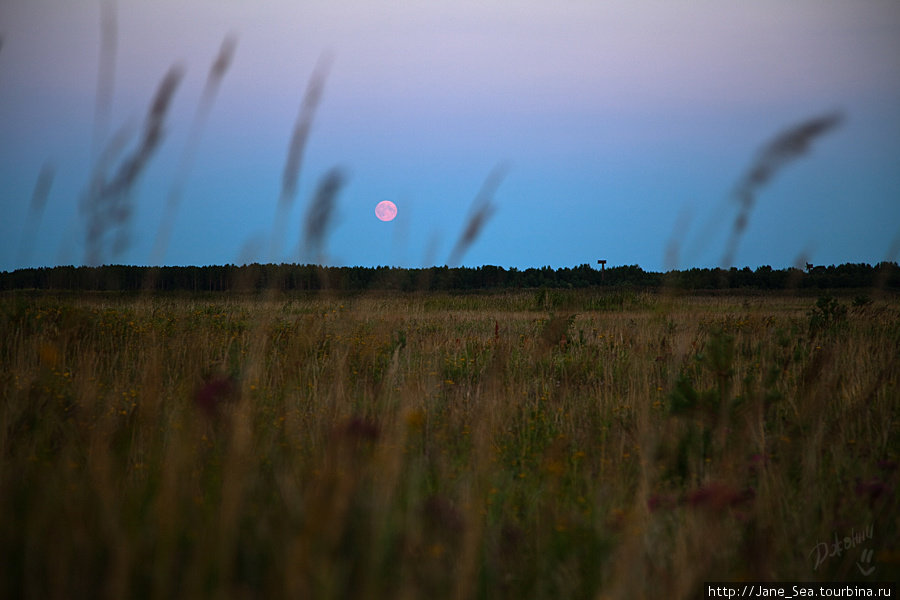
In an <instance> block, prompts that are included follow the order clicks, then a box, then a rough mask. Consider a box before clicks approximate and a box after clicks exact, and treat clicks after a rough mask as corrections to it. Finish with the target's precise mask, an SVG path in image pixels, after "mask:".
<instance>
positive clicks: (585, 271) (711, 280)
mask: <svg viewBox="0 0 900 600" xmlns="http://www.w3.org/2000/svg"><path fill="white" fill-rule="evenodd" d="M606 286H610V287H622V286H629V287H637V288H646V289H653V288H662V287H667V288H669V289H681V290H729V289H730V290H741V289H747V290H784V289H805V288H810V289H840V288H878V289H891V290H900V266H898V265H897V263H896V262H882V263H879V264H877V265H874V266H872V265H868V264H865V263H861V264H853V263H848V264H842V265H838V266H834V265H831V266H827V267H826V266H813V265H807V268H806V269H805V270H803V269H797V268H787V269H773V268H772V267H770V266H762V267H758V268H757V269H755V270H751V269H750V268H749V267H744V268H743V269H737V268H735V267H732V268H731V269H720V268H713V269H710V268H704V269H699V268H693V269H686V270H680V271H668V272H666V273H658V272H652V271H644V270H643V269H641V268H640V267H639V266H638V265H628V266H617V267H609V268H607V269H605V270H603V271H601V270H598V269H596V268H594V267H593V266H591V265H588V264H583V265H580V266H577V267H572V268H569V267H563V268H559V269H553V268H551V267H541V268H528V269H521V270H520V269H517V268H515V267H511V268H508V269H505V268H503V267H497V266H491V265H486V266H482V267H453V268H451V267H446V266H443V267H429V268H419V269H407V268H398V267H322V266H317V265H297V264H258V263H254V264H249V265H242V266H236V265H218V266H215V265H213V266H202V267H192V266H187V267H144V266H127V265H104V266H99V267H75V266H59V267H42V268H30V269H18V270H15V271H11V272H7V271H4V272H2V273H0V290H26V289H37V290H72V291H114V290H118V291H140V290H145V291H147V290H149V291H185V292H229V291H249V292H252V291H262V290H270V289H275V290H281V291H318V290H334V291H365V290H401V291H416V290H422V291H425V290H429V291H464V290H486V289H514V288H542V287H547V288H585V287H606Z"/></svg>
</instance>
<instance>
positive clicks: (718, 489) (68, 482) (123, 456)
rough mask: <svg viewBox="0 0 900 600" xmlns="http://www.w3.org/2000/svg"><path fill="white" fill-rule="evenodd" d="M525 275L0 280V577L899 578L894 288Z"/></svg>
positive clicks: (237, 584)
mask: <svg viewBox="0 0 900 600" xmlns="http://www.w3.org/2000/svg"><path fill="white" fill-rule="evenodd" d="M597 294H599V292H598V293H597ZM597 294H595V293H586V294H582V295H579V296H577V297H576V296H573V298H572V302H571V303H570V306H571V305H572V303H575V302H577V301H583V302H585V303H586V304H587V303H594V305H596V303H597V302H596V301H597V298H594V296H596V295H597ZM539 296H540V294H534V293H513V294H502V295H499V294H498V295H492V296H453V295H442V294H433V295H429V294H413V295H380V294H370V295H367V296H363V297H353V298H350V297H346V298H341V297H324V296H309V297H304V296H297V297H283V298H275V299H268V300H258V299H253V298H241V297H237V296H222V297H210V298H206V299H201V298H184V297H181V298H169V297H166V296H161V297H142V298H137V299H127V298H119V297H115V296H97V297H86V296H80V297H74V298H69V299H64V298H57V297H53V296H29V297H22V296H16V295H9V296H6V297H4V298H2V300H0V307H2V320H0V330H2V331H0V336H2V339H4V340H5V342H4V343H3V344H2V347H0V349H2V354H0V373H2V376H0V390H2V397H3V398H4V403H3V406H2V418H0V423H2V424H3V426H2V429H0V451H2V455H0V456H2V458H0V490H2V492H0V510H2V511H3V514H4V515H5V516H6V518H5V519H4V520H3V524H2V526H0V528H2V533H0V560H2V561H3V564H4V565H6V568H5V569H4V570H3V572H2V575H0V594H2V595H4V596H6V597H66V598H72V597H88V596H89V597H96V596H102V595H106V596H109V597H133V596H142V597H171V596H173V595H176V596H182V597H198V596H199V597H210V596H226V597H231V596H248V597H273V596H274V597H282V596H287V597H307V598H309V597H312V598H317V597H333V596H336V595H340V596H347V597H366V598H373V597H374V598H377V597H385V598H387V597H390V598H394V597H423V596H428V597H432V598H442V597H476V596H478V597H517V598H518V597H536V598H541V597H582V598H584V597H595V596H597V595H602V596H608V597H622V598H632V597H654V596H656V595H657V593H658V590H659V589H661V587H662V586H664V587H665V588H667V589H670V590H673V595H674V597H690V596H693V595H694V594H695V593H696V592H697V590H698V589H699V586H700V585H701V583H702V582H703V581H704V580H727V579H732V580H733V579H740V578H767V579H768V578H772V579H782V580H784V579H794V580H814V579H850V578H853V577H854V576H857V577H858V576H859V575H858V574H857V573H856V567H855V566H854V563H855V562H856V561H857V560H858V559H859V556H858V554H859V552H860V551H861V550H860V549H856V550H853V551H850V552H847V553H845V554H844V555H842V556H840V557H834V558H829V559H826V560H824V561H823V562H822V564H821V565H819V566H818V568H814V566H815V559H816V555H815V553H814V551H815V549H816V548H817V544H819V542H821V541H830V540H832V538H833V537H834V536H835V535H838V536H843V535H850V530H851V529H855V530H856V531H860V530H861V529H864V528H865V527H867V526H869V525H871V526H872V527H873V532H874V534H873V536H872V539H871V540H870V541H869V542H868V543H867V547H870V548H873V549H875V551H876V563H875V564H876V567H877V571H876V577H878V578H882V577H886V576H890V575H893V576H896V574H897V573H898V563H897V561H896V556H897V551H898V548H897V547H896V540H897V539H900V536H898V521H897V518H896V517H897V514H898V511H897V508H898V499H897V496H896V492H895V490H896V485H897V483H898V478H897V462H898V459H900V456H898V453H900V444H898V416H900V415H898V408H900V403H898V391H897V390H898V388H897V384H898V376H900V369H898V364H897V362H898V361H897V357H896V348H897V347H898V341H900V329H898V322H900V321H898V316H900V308H898V306H897V304H896V301H876V302H873V303H871V304H869V305H867V306H865V307H861V308H852V309H850V310H849V312H847V313H846V314H844V316H843V317H839V316H837V317H835V318H834V319H833V320H832V321H831V322H828V323H826V324H824V325H822V326H817V327H816V328H814V329H812V330H811V329H810V323H811V315H810V314H809V311H810V308H811V307H810V305H809V304H810V303H809V301H808V300H801V299H792V298H788V297H779V298H765V297H762V298H760V297H755V298H753V299H748V300H742V299H740V298H670V297H665V296H658V297H657V296H642V297H639V298H635V299H634V301H633V302H630V303H628V304H627V305H625V306H622V307H621V308H617V309H614V310H605V311H590V310H577V306H575V307H574V308H575V309H576V310H573V311H571V312H568V313H565V314H559V315H551V314H548V313H547V312H546V311H544V310H541V309H539V308H537V306H538V305H539V304H540V302H541V301H542V300H541V298H540V297H539ZM811 552H813V554H810V553H811Z"/></svg>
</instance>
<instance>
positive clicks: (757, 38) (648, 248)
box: [0, 0, 900, 271]
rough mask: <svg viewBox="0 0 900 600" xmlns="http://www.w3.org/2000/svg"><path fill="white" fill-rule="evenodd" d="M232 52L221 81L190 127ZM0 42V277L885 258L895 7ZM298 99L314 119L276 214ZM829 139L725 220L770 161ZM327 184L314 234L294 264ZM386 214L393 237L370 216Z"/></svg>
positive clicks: (893, 126)
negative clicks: (118, 269)
mask: <svg viewBox="0 0 900 600" xmlns="http://www.w3.org/2000/svg"><path fill="white" fill-rule="evenodd" d="M104 7H105V8H104ZM104 15H105V18H106V19H107V21H106V22H107V23H112V25H113V26H112V27H107V28H105V29H104V28H102V27H101V22H102V19H103V18H104ZM104 31H106V32H107V36H106V37H104V35H103V33H102V32H104ZM109 32H113V35H109ZM228 36H230V38H229V39H232V40H234V42H235V45H234V53H233V57H232V61H231V63H230V65H229V66H228V68H227V69H226V70H225V71H224V74H223V76H222V77H221V80H220V81H219V85H218V87H217V88H215V92H214V94H210V95H209V96H208V97H207V100H208V101H209V104H208V110H207V111H206V112H202V111H201V112H200V113H199V114H201V115H202V116H201V117H200V118H199V119H198V117H197V115H198V105H199V104H200V103H201V101H202V98H203V97H204V89H206V88H205V86H206V85H207V84H208V75H209V72H210V66H211V64H212V63H213V61H214V59H215V58H216V56H217V53H219V51H220V48H221V47H222V44H223V40H225V39H226V37H228ZM104 39H106V40H107V42H109V41H110V40H111V41H112V46H111V47H114V51H112V52H103V51H101V47H102V46H103V40H104ZM0 40H2V42H0V43H2V45H0V210H2V215H0V270H13V269H16V268H23V267H36V266H53V265H69V264H74V265H80V264H106V263H116V264H137V265H146V264H168V265H209V264H229V263H234V264H242V263H246V262H303V263H306V262H321V263H326V264H332V265H345V266H354V265H359V266H379V265H388V266H400V267H425V266H431V265H443V264H450V265H451V266H456V265H465V266H479V265H497V266H501V267H505V268H510V267H516V268H519V269H523V268H528V267H541V266H545V265H546V266H551V267H554V268H558V267H573V266H578V265H581V264H584V263H589V264H592V265H594V266H596V262H597V260H598V259H605V260H607V261H608V262H607V266H615V265H633V264H637V265H640V266H641V267H643V268H644V269H646V270H654V271H662V270H668V269H671V268H678V269H684V268H691V267H715V266H738V267H743V266H749V267H751V268H755V267H757V266H761V265H771V266H773V267H775V268H784V267H789V266H792V265H795V264H802V263H804V262H812V263H814V264H824V265H828V264H841V263H846V262H867V263H870V264H874V263H877V262H879V261H882V260H898V255H900V3H897V2H895V1H892V0H891V1H888V0H884V1H882V0H859V1H855V2H846V1H843V0H840V1H836V0H835V1H833V0H796V1H792V2H784V1H783V0H757V1H754V2H715V1H712V0H709V1H706V0H683V1H680V2H662V1H647V0H637V1H627V2H626V1H619V0H606V1H599V0H597V1H587V0H568V1H566V2H544V1H541V2H538V1H535V0H522V1H519V2H501V1H499V0H482V1H479V2H470V1H468V0H455V1H453V2H442V1H432V2H424V1H418V0H406V1H402V2H401V1H396V0H395V1H387V0H366V1H365V2H363V1H350V0H333V1H318V0H304V1H302V2H298V1H296V0H263V1H260V2H239V1H237V0H216V1H211V0H191V1H189V2H181V1H175V0H154V1H151V0H132V1H128V0H119V1H118V2H117V3H114V2H112V1H111V0H80V1H78V2H64V1H63V0H0ZM108 47H109V46H108ZM104 61H105V62H104ZM101 64H106V65H107V66H108V67H110V68H108V69H107V70H106V71H105V72H107V73H109V74H111V77H107V78H106V79H103V78H102V77H101V76H100V73H101V72H104V71H103V70H102V69H101V66H100V65H101ZM175 65H177V66H178V67H177V68H180V69H182V71H181V72H182V73H183V77H181V79H179V80H178V83H177V86H175V87H174V92H173V94H172V96H171V101H170V104H169V105H168V107H167V109H166V110H165V111H164V115H163V120H162V122H161V129H159V130H158V133H160V135H159V137H158V138H156V142H157V143H155V144H153V145H152V147H150V148H147V147H145V148H144V151H143V153H142V150H141V148H142V136H144V137H145V133H144V131H145V129H146V122H147V115H148V111H150V109H151V104H152V102H153V99H154V97H155V95H156V94H157V90H158V88H159V86H160V85H161V81H162V80H163V78H164V76H165V75H166V73H168V72H169V71H170V69H172V68H173V66H175ZM314 73H319V75H318V81H319V83H320V84H321V90H320V91H321V97H320V99H319V102H318V104H317V105H316V107H315V109H314V111H308V112H307V113H304V114H307V115H311V118H310V119H308V122H307V125H309V128H308V135H307V136H306V138H305V139H306V143H305V146H304V150H303V152H302V156H301V157H300V158H301V160H300V161H299V162H298V163H297V165H298V178H297V184H296V192H295V193H294V194H287V195H286V194H285V193H284V191H283V176H284V172H285V168H286V164H287V163H288V155H289V147H290V145H291V140H292V139H293V138H292V136H293V135H294V132H295V130H296V129H297V126H298V115H301V113H302V111H301V106H303V103H304V97H306V95H307V90H308V86H309V85H310V81H311V79H315V77H316V76H314ZM98 81H106V82H109V83H110V84H111V85H110V86H108V87H107V88H103V86H99V87H98ZM103 89H108V90H109V92H110V93H109V94H108V95H104V93H103V92H102V91H101V90H103ZM105 103H108V106H109V109H108V110H103V109H102V106H104V105H105ZM98 105H99V106H101V109H99V110H98ZM832 117H834V119H835V122H836V125H835V126H834V127H832V128H829V129H828V130H827V131H824V132H822V133H821V134H820V135H817V136H816V137H815V138H814V139H810V140H808V141H809V143H808V147H805V150H806V151H805V152H804V153H802V154H800V155H796V156H794V155H792V156H790V157H788V159H786V160H784V161H783V164H779V166H778V168H777V170H775V172H773V173H772V174H771V177H770V178H769V179H768V180H767V181H766V182H765V183H764V184H761V185H759V186H757V187H756V188H755V189H754V194H753V201H752V203H751V204H750V205H742V204H741V200H740V197H739V196H740V195H739V194H738V193H736V190H737V189H738V188H739V187H740V184H741V182H742V181H743V180H744V179H745V177H746V175H747V173H748V172H749V171H750V170H751V169H752V168H753V167H754V165H755V164H758V160H759V159H760V156H761V154H760V153H761V152H764V149H765V148H766V147H767V144H770V143H771V142H772V141H773V140H774V139H776V138H777V137H778V136H779V135H782V134H784V133H785V132H786V131H789V130H791V128H793V127H797V126H799V125H801V124H803V123H807V122H809V121H810V120H814V119H820V118H832ZM143 143H145V145H146V139H144V142H143ZM104 149H105V152H104ZM138 155H141V161H142V162H141V167H140V168H139V169H135V171H137V173H136V175H135V174H134V173H133V175H135V176H134V177H133V179H132V180H131V184H130V185H129V186H127V190H126V192H125V193H124V194H120V195H118V196H115V198H114V200H115V202H119V203H121V204H117V205H115V206H125V207H129V210H128V211H126V212H121V211H120V212H118V213H117V214H118V215H119V218H118V220H117V221H115V222H114V223H111V222H108V221H103V220H102V218H101V217H98V216H97V215H98V214H99V215H102V214H107V213H103V212H102V211H103V210H108V209H109V206H110V205H104V204H102V202H103V198H107V200H108V199H109V197H108V196H104V195H103V194H99V193H97V192H96V190H98V189H112V184H113V183H115V180H116V176H117V174H120V173H123V172H124V171H125V170H127V167H128V161H129V159H133V158H134V157H135V156H138ZM103 156H105V157H106V159H101V158H98V157H103ZM335 169H337V171H335ZM42 173H43V175H42ZM326 181H330V182H331V183H333V184H335V186H333V187H332V190H331V191H332V192H333V196H331V197H332V198H333V208H332V210H331V211H330V212H328V211H325V213H324V221H322V222H324V223H326V224H327V227H325V228H324V235H322V236H321V238H319V243H318V244H317V245H316V244H310V237H311V236H310V233H309V230H308V229H307V228H306V225H305V223H306V221H307V215H308V214H309V209H310V206H311V205H312V204H313V203H314V201H315V198H317V197H318V198H321V197H322V195H321V194H319V195H318V196H317V190H319V189H320V186H321V185H322V183H323V182H326ZM98 182H100V183H98ZM104 182H105V185H106V187H103V185H104ZM42 190H43V191H42ZM173 190H175V192H177V198H179V199H180V200H179V201H178V202H177V203H176V205H175V206H176V209H175V210H174V211H173V212H172V213H169V214H172V215H174V217H173V219H174V220H172V221H171V223H172V226H171V233H170V235H169V236H165V235H163V234H161V233H160V231H161V229H164V227H162V223H163V222H164V220H165V218H166V214H167V208H166V207H167V204H168V203H169V199H170V198H171V197H172V196H173ZM36 198H38V199H40V198H42V199H43V202H41V201H36V200H35V199H36ZM382 200H391V201H392V202H394V203H395V204H396V205H397V207H398V215H397V217H396V218H395V219H394V220H393V221H390V222H382V221H380V220H378V219H377V218H376V217H375V212H374V211H375V206H376V204H377V203H378V202H380V201H382ZM112 201H113V200H109V202H112ZM280 203H281V204H280ZM279 206H280V208H279ZM92 207H93V208H92ZM103 207H106V208H103ZM320 208H321V206H320ZM479 210H480V211H481V212H480V213H479ZM742 213H743V214H744V216H745V217H746V227H745V228H743V229H741V230H739V232H738V233H737V234H736V235H735V234H733V232H734V223H735V220H736V219H738V218H739V215H740V214H742ZM319 216H320V217H323V213H322V212H321V211H320V212H319ZM479 217H480V220H479ZM473 218H475V220H476V221H478V222H479V223H478V224H480V228H477V227H476V228H472V227H469V224H470V223H471V221H472V220H473ZM467 227H469V234H470V236H469V238H467V243H464V244H463V245H462V246H461V247H457V244H458V241H459V239H460V237H461V236H462V235H464V232H466V230H467ZM732 236H733V239H730V238H731V237H732ZM97 240H101V241H102V243H97ZM731 243H734V252H733V255H732V256H731V258H730V259H729V260H728V261H727V262H728V263H729V264H724V262H723V261H725V257H726V255H727V254H728V252H727V251H726V248H727V247H728V246H729V244H731ZM455 248H456V249H457V250H458V251H457V252H454V249H455Z"/></svg>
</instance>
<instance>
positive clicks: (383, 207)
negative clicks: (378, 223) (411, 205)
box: [375, 200, 397, 221]
mask: <svg viewBox="0 0 900 600" xmlns="http://www.w3.org/2000/svg"><path fill="white" fill-rule="evenodd" d="M375 216H376V217H378V218H379V219H380V220H382V221H393V220H394V217H396V216H397V205H396V204H394V203H393V202H391V201H390V200H382V201H381V202H379V203H378V205H377V206H376V207H375Z"/></svg>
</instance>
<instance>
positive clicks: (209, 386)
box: [194, 375, 237, 418]
mask: <svg viewBox="0 0 900 600" xmlns="http://www.w3.org/2000/svg"><path fill="white" fill-rule="evenodd" d="M235 400H237V386H236V385H235V381H234V379H233V378H232V377H230V376H228V375H219V376H214V377H210V378H208V379H206V381H204V383H203V384H202V385H201V386H200V387H199V388H197V391H196V392H194V404H196V405H197V408H199V409H200V410H202V411H203V412H204V413H206V416H208V417H210V418H213V417H216V416H218V414H219V410H220V407H221V406H222V404H223V403H228V402H234V401H235Z"/></svg>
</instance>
